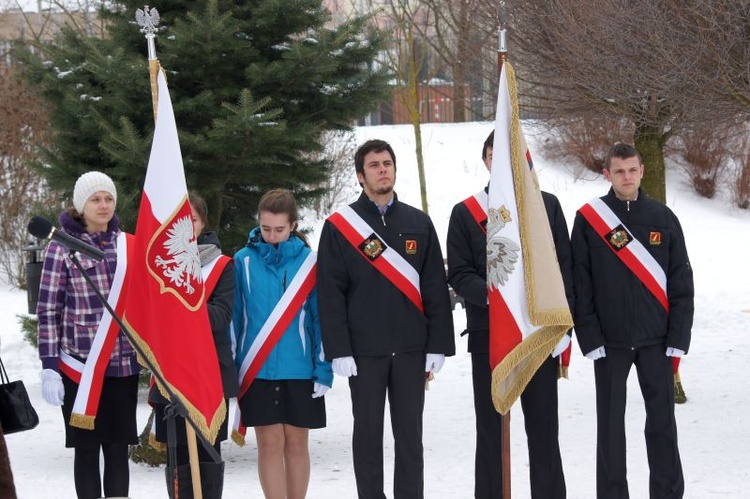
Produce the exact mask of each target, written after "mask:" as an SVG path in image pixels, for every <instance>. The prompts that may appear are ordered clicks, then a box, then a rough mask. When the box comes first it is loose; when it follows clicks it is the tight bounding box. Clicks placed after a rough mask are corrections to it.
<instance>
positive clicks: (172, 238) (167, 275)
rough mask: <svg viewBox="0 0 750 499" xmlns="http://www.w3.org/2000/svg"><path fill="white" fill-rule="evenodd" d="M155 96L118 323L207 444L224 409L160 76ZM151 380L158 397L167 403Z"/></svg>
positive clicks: (172, 122)
mask: <svg viewBox="0 0 750 499" xmlns="http://www.w3.org/2000/svg"><path fill="white" fill-rule="evenodd" d="M158 96H159V99H158V113H157V119H156V130H155V132H154V141H153V145H152V147H151V156H150V158H149V162H148V170H147V171H146V180H145V182H144V186H143V195H142V197H141V206H140V211H139V213H138V224H137V226H136V231H135V245H134V251H133V253H134V254H133V256H132V258H131V260H130V264H129V269H130V270H131V271H132V274H131V275H130V285H129V286H128V290H127V301H126V309H125V314H124V322H125V323H126V324H127V326H128V327H129V329H131V330H132V332H133V336H134V337H135V341H136V342H137V343H138V346H140V347H141V349H142V351H143V352H144V355H146V356H147V357H148V360H149V361H150V362H151V364H152V365H153V367H154V370H155V371H157V373H158V374H159V375H160V376H161V378H162V379H164V380H165V382H166V383H167V384H168V385H169V389H170V391H171V392H172V393H174V395H175V396H176V397H178V398H179V400H180V401H181V402H182V403H183V404H184V406H185V407H186V409H187V415H186V416H187V417H188V418H190V419H191V420H192V421H193V422H194V423H195V425H196V428H197V430H198V431H200V432H201V434H202V435H203V436H205V437H206V439H207V440H208V441H210V442H211V443H213V442H214V441H215V439H216V435H217V433H218V431H219V427H220V426H221V424H222V422H223V421H224V418H225V417H226V406H225V404H224V394H223V389H222V384H221V374H220V371H219V360H218V357H217V355H216V347H215V346H214V341H213V335H212V333H211V326H210V323H209V320H208V311H207V308H206V298H207V296H206V291H205V289H204V283H203V277H202V275H201V262H200V257H199V254H198V245H197V244H196V236H195V234H194V233H193V216H192V211H191V209H190V203H189V202H188V198H187V184H186V182H185V171H184V168H183V164H182V154H181V152H180V144H179V141H178V138H177V126H176V123H175V119H174V112H173V110H172V102H171V99H170V97H169V90H168V89H167V82H166V80H165V78H164V74H163V72H161V71H160V72H159V74H158ZM141 362H142V363H143V361H141ZM156 378H157V386H158V387H159V389H160V391H161V393H162V394H163V395H164V396H165V397H167V398H169V394H168V393H167V390H166V389H165V387H164V386H162V385H161V383H159V382H158V379H159V376H156Z"/></svg>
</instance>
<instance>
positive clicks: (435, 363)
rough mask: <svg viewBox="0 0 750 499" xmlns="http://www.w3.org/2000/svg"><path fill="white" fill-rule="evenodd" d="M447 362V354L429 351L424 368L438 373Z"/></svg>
mask: <svg viewBox="0 0 750 499" xmlns="http://www.w3.org/2000/svg"><path fill="white" fill-rule="evenodd" d="M443 364H445V355H444V354H442V353H428V354H427V357H426V358H425V365H424V370H425V372H427V373H429V372H431V373H433V374H437V373H438V372H439V371H440V369H442V368H443Z"/></svg>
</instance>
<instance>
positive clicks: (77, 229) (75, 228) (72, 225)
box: [58, 211, 120, 241]
mask: <svg viewBox="0 0 750 499" xmlns="http://www.w3.org/2000/svg"><path fill="white" fill-rule="evenodd" d="M58 220H59V222H60V227H62V229H63V230H64V231H65V232H67V233H68V234H70V235H73V236H76V237H78V238H79V239H83V238H84V235H87V234H88V232H86V227H84V226H83V224H82V223H81V222H79V221H78V220H76V219H75V218H73V217H72V216H71V214H70V213H68V212H67V211H63V212H62V213H60V217H59V218H58ZM119 230H120V219H119V218H118V217H117V214H115V215H114V216H113V217H112V220H110V221H109V224H108V225H107V230H106V232H104V233H103V237H101V239H102V240H105V241H108V240H110V239H112V237H113V236H114V235H115V234H116V233H117V232H118V231H119ZM89 236H91V235H90V234H89Z"/></svg>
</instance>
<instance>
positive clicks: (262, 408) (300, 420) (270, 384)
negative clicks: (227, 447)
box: [238, 379, 326, 429]
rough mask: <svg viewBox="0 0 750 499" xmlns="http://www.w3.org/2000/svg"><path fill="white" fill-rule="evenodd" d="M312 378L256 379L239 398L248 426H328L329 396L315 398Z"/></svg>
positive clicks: (311, 427) (312, 427)
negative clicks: (326, 402) (327, 408)
mask: <svg viewBox="0 0 750 499" xmlns="http://www.w3.org/2000/svg"><path fill="white" fill-rule="evenodd" d="M312 393H313V381H312V380H309V379H284V380H275V381H271V380H267V379H255V380H254V381H253V383H252V384H251V385H250V388H249V389H248V390H247V392H246V393H245V395H244V396H243V397H242V398H240V399H239V400H238V404H239V406H240V411H241V412H242V424H243V425H244V426H246V427H248V428H249V427H251V426H267V425H273V424H288V425H292V426H296V427H298V428H310V429H315V428H325V426H326V405H325V397H318V398H312Z"/></svg>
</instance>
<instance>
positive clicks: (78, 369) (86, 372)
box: [60, 232, 134, 430]
mask: <svg viewBox="0 0 750 499" xmlns="http://www.w3.org/2000/svg"><path fill="white" fill-rule="evenodd" d="M133 240H134V238H133V236H132V235H131V234H127V233H125V232H120V234H119V235H118V236H117V266H116V268H115V275H114V279H113V280H112V286H111V287H110V290H109V295H108V296H107V303H109V306H110V307H112V309H113V310H114V311H115V313H116V314H117V315H118V316H122V312H123V309H124V300H120V296H121V293H122V291H123V288H124V283H125V277H126V275H127V268H128V246H129V245H131V244H132V242H133ZM119 331H120V326H119V325H118V324H117V321H115V320H114V319H113V318H112V314H110V313H109V311H107V309H106V308H105V309H104V313H103V314H102V319H101V321H100V322H99V327H98V328H97V330H96V334H95V335H94V341H93V342H92V343H91V350H89V355H88V357H87V358H86V362H85V363H81V362H79V361H78V360H76V359H74V358H72V357H70V356H69V355H67V354H64V353H62V352H61V354H60V370H61V371H63V372H64V373H65V374H66V375H67V376H68V377H70V378H71V379H72V380H73V381H76V382H77V383H78V393H77V395H76V399H75V401H74V402H73V411H72V414H71V416H70V425H71V426H76V427H78V428H84V429H87V430H93V429H94V420H95V419H96V413H97V411H98V409H99V398H100V397H101V393H102V384H103V382H104V373H105V371H106V370H107V366H108V365H109V360H110V357H111V356H112V352H113V350H114V348H115V343H116V341H117V335H118V333H119Z"/></svg>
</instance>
